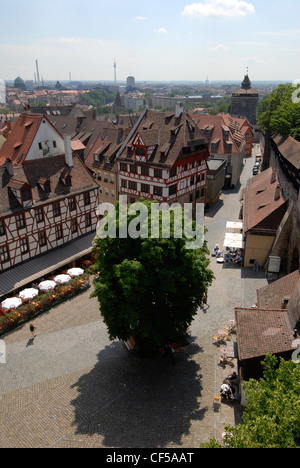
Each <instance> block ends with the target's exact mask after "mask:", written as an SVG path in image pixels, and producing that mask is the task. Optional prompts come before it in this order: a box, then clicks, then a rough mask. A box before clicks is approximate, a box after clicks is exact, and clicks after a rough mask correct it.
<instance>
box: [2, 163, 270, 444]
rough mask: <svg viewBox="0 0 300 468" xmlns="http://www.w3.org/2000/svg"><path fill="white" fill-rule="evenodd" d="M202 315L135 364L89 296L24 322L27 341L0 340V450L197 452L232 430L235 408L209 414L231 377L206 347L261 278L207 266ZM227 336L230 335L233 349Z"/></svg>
mask: <svg viewBox="0 0 300 468" xmlns="http://www.w3.org/2000/svg"><path fill="white" fill-rule="evenodd" d="M252 166H253V158H252V159H248V160H247V163H246V166H245V168H244V170H243V173H242V177H241V187H239V188H238V189H236V190H234V191H230V192H229V191H228V192H224V193H223V194H222V197H221V200H220V201H219V202H218V203H217V205H216V206H215V207H213V208H212V209H211V210H210V211H209V212H208V213H207V216H206V226H207V228H208V233H207V241H208V245H209V248H210V249H213V247H214V245H215V244H216V243H219V244H221V242H222V241H223V239H224V234H225V227H226V221H237V220H238V216H239V211H240V201H239V197H240V190H241V188H242V187H243V184H245V182H246V180H247V178H248V177H249V176H250V175H251V170H252ZM211 269H212V270H213V271H214V273H215V277H216V279H215V281H214V283H213V285H212V287H211V288H210V290H209V293H208V303H209V308H208V309H207V310H206V311H203V310H199V313H198V315H197V317H196V319H195V320H194V322H193V323H192V325H191V337H190V344H189V346H187V347H186V348H185V349H184V351H183V352H182V353H178V354H176V356H175V357H176V360H177V363H176V365H172V364H171V362H170V361H169V360H168V359H167V358H163V357H161V358H153V359H146V360H144V361H143V362H141V361H139V360H137V359H136V358H135V357H134V356H133V355H131V354H129V352H128V350H127V349H126V347H125V345H124V344H123V343H121V342H118V341H114V342H111V341H110V340H109V337H108V335H107V331H106V327H105V325H104V324H103V322H102V320H101V317H100V312H99V307H98V302H97V300H96V299H95V298H93V299H90V294H91V289H89V290H87V291H86V292H84V293H82V294H81V295H79V296H77V297H76V298H73V299H71V300H70V301H68V302H66V303H64V304H61V305H59V306H57V307H55V308H53V309H51V310H50V311H49V312H47V313H45V314H44V315H41V316H40V317H38V318H36V319H35V320H34V323H35V325H36V326H37V338H36V339H35V340H34V343H32V341H31V340H30V338H31V337H30V332H29V327H28V324H27V325H23V326H22V327H20V328H18V329H17V330H15V331H13V332H11V333H9V334H7V335H5V336H4V337H3V339H4V341H5V343H6V353H7V355H6V364H0V374H1V379H0V398H1V399H0V422H1V428H2V430H1V432H0V447H1V448H21V447H25V448H28V447H33V448H40V447H42V448H50V447H53V448H59V447H69V448H73V447H74V448H77V447H80V448H86V447H87V448H89V447H91V448H94V447H100V448H101V447H109V448H111V447H122V448H123V447H124V448H131V447H137V448H147V447H149V448H155V447H157V448H165V447H170V448H177V447H180V448H198V447H199V444H200V443H203V442H207V441H208V440H209V439H210V438H211V437H213V436H214V437H216V438H218V439H219V440H221V435H222V432H223V430H224V426H225V425H226V424H235V423H238V422H240V421H241V408H240V407H239V405H238V404H231V405H226V404H224V405H222V406H221V408H220V410H219V411H216V410H215V409H214V407H213V396H214V394H215V393H219V388H220V385H221V383H222V381H223V379H224V378H225V377H226V376H227V375H228V374H229V373H231V372H232V371H233V370H234V369H235V365H236V363H235V362H234V363H233V366H234V367H231V366H226V368H223V367H220V365H219V361H218V358H219V354H220V349H219V348H218V347H217V346H216V345H215V344H214V343H213V336H214V335H215V334H216V333H217V330H218V329H219V328H223V327H224V326H226V325H227V324H228V321H229V320H230V319H233V318H234V308H235V307H238V306H246V307H249V306H251V305H252V304H253V303H255V302H256V290H257V289H258V288H260V287H262V286H265V285H266V284H267V280H266V277H265V275H264V274H263V273H262V272H253V271H252V270H245V269H243V268H240V267H230V266H225V265H220V264H217V263H216V260H215V258H213V257H212V258H211ZM234 338H235V335H233V336H232V340H234Z"/></svg>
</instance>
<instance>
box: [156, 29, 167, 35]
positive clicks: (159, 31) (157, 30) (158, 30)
mask: <svg viewBox="0 0 300 468" xmlns="http://www.w3.org/2000/svg"><path fill="white" fill-rule="evenodd" d="M155 31H156V32H157V33H158V34H167V32H168V31H167V30H166V28H159V29H156V30H155Z"/></svg>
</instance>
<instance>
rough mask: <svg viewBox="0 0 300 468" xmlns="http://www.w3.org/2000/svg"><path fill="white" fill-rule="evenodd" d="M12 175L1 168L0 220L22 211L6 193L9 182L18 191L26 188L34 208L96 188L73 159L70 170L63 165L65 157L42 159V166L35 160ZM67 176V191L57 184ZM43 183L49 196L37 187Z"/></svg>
mask: <svg viewBox="0 0 300 468" xmlns="http://www.w3.org/2000/svg"><path fill="white" fill-rule="evenodd" d="M13 172H14V174H13V176H12V177H11V176H10V175H9V174H8V173H7V171H6V169H5V168H1V171H0V216H1V217H2V216H6V215H9V214H11V213H12V212H15V211H18V210H20V209H22V207H21V205H20V204H19V202H18V201H17V199H16V198H15V196H14V195H13V193H12V192H11V190H10V182H11V181H12V180H13V181H14V180H15V181H18V183H19V186H20V187H21V186H22V185H24V184H29V185H30V187H31V188H32V198H33V200H34V206H37V205H39V204H42V203H46V202H48V201H49V200H51V201H54V200H55V199H56V198H57V199H58V198H62V197H64V196H66V195H68V194H72V193H78V192H81V191H84V190H88V189H92V188H96V187H97V184H96V183H95V181H94V179H93V177H92V176H91V175H90V173H89V171H88V170H87V168H86V167H85V166H84V164H83V163H82V162H81V160H80V158H79V157H78V156H77V155H75V156H74V157H73V168H70V167H68V166H67V165H66V163H65V155H59V156H51V157H49V158H44V159H43V161H42V163H41V161H39V160H33V161H28V162H25V163H24V164H23V165H22V166H15V167H14V168H13ZM68 174H70V175H71V177H72V186H71V187H66V186H65V185H64V184H63V182H62V180H61V178H62V177H65V176H66V175H68ZM46 179H47V180H49V181H50V185H51V193H50V194H46V193H44V191H43V189H42V188H41V186H40V181H41V180H46Z"/></svg>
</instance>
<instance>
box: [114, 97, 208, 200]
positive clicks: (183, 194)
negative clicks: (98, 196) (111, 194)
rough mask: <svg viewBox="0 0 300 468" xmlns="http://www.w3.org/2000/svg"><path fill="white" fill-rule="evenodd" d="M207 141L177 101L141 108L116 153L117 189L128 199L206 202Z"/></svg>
mask: <svg viewBox="0 0 300 468" xmlns="http://www.w3.org/2000/svg"><path fill="white" fill-rule="evenodd" d="M208 157H209V151H208V145H207V141H206V139H205V138H204V137H203V135H202V134H201V132H200V131H199V129H198V128H197V126H196V125H195V122H194V121H193V120H192V119H191V117H190V116H189V115H188V114H187V113H186V112H183V107H182V106H181V105H178V106H177V107H176V111H175V112H172V113H170V112H169V113H159V112H154V111H150V110H146V111H145V112H144V113H143V114H142V116H141V118H140V121H139V122H138V124H137V125H136V126H135V128H134V129H133V131H132V132H131V134H130V136H129V138H128V139H127V141H126V142H125V144H124V145H123V146H122V148H121V150H120V151H119V153H118V156H117V164H118V174H119V193H120V195H127V196H128V201H129V202H131V203H132V202H134V201H137V200H139V199H140V198H141V197H142V198H145V199H150V200H158V201H160V202H167V203H174V202H178V203H181V204H184V203H195V202H197V203H206V191H207V169H208V168H207V159H208Z"/></svg>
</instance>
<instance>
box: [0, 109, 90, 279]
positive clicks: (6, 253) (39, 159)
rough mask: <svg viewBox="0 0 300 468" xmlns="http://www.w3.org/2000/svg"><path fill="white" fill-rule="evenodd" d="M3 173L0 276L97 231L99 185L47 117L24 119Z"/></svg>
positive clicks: (3, 160)
mask: <svg viewBox="0 0 300 468" xmlns="http://www.w3.org/2000/svg"><path fill="white" fill-rule="evenodd" d="M0 174H1V185H0V271H3V270H6V269H8V268H10V267H15V266H16V265H19V264H21V263H23V262H25V261H27V260H30V259H34V258H36V257H37V256H39V255H41V254H43V255H44V254H46V253H48V252H49V251H51V250H52V249H56V248H59V247H61V246H64V245H66V244H68V243H71V242H74V241H75V240H76V239H78V238H80V237H82V236H85V235H87V234H90V233H92V232H93V231H95V230H96V225H97V218H96V214H95V213H96V209H97V206H98V186H97V184H96V183H95V181H94V179H93V177H92V176H91V175H90V173H89V171H88V170H87V168H86V167H85V165H84V164H83V162H82V161H81V159H80V158H79V157H78V155H77V154H74V153H73V152H72V149H71V139H70V137H63V136H62V135H61V134H60V133H59V132H58V131H57V130H56V129H55V128H54V127H53V125H52V124H51V123H50V121H49V120H48V119H47V117H46V116H44V115H30V114H22V115H21V116H20V117H19V119H18V121H17V122H16V124H15V126H14V129H13V131H12V132H11V133H10V134H9V136H8V138H7V140H6V142H5V144H4V145H3V147H2V149H1V151H0Z"/></svg>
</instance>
